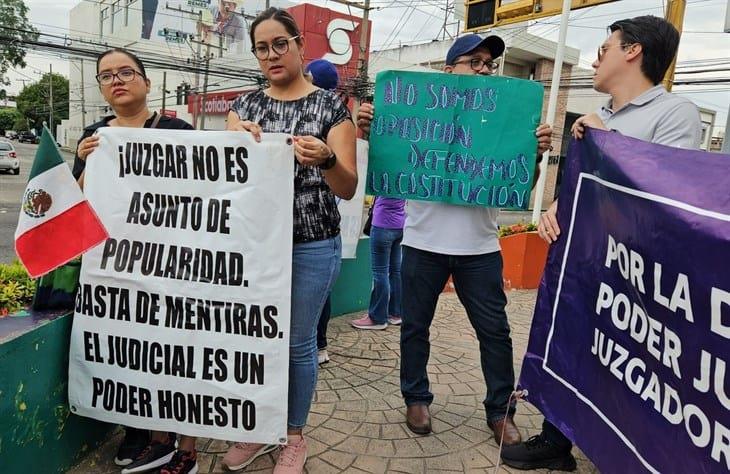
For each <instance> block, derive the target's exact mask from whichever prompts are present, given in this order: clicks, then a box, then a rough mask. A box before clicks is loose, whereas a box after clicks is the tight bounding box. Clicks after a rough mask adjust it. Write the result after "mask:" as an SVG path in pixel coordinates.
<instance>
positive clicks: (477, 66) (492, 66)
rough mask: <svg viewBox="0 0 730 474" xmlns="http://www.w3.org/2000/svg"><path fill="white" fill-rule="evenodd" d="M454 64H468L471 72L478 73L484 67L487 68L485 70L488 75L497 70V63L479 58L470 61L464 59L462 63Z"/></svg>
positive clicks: (456, 62)
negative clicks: (487, 71)
mask: <svg viewBox="0 0 730 474" xmlns="http://www.w3.org/2000/svg"><path fill="white" fill-rule="evenodd" d="M454 64H469V67H471V69H472V71H475V72H480V71H481V70H482V68H483V67H484V66H487V69H488V70H489V72H490V73H492V72H495V71H496V70H497V69H498V68H499V63H498V62H497V61H492V60H491V59H488V60H486V61H485V60H483V59H479V58H472V59H468V60H467V59H465V60H463V61H455V62H454Z"/></svg>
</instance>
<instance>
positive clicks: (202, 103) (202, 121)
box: [199, 45, 210, 130]
mask: <svg viewBox="0 0 730 474" xmlns="http://www.w3.org/2000/svg"><path fill="white" fill-rule="evenodd" d="M209 69H210V45H208V47H207V48H206V49H205V77H204V79H203V95H202V96H201V97H200V128H199V130H205V96H206V95H208V71H209Z"/></svg>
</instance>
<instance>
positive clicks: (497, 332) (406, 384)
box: [400, 247, 515, 420]
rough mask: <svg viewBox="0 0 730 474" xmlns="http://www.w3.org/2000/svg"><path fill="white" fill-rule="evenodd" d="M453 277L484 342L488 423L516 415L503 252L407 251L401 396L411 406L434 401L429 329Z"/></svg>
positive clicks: (478, 334) (479, 338) (404, 259)
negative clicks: (452, 253) (448, 252)
mask: <svg viewBox="0 0 730 474" xmlns="http://www.w3.org/2000/svg"><path fill="white" fill-rule="evenodd" d="M449 275H452V276H453V280H454V287H455V289H456V294H457V295H458V297H459V301H461V303H462V304H463V305H464V308H465V309H466V314H467V316H468V317H469V321H470V322H471V325H472V326H473V327H474V330H475V331H476V336H477V339H478V340H479V352H480V355H481V365H482V373H483V375H484V381H485V382H486V384H487V395H486V397H485V399H484V408H485V410H486V413H487V419H488V420H498V419H500V418H503V417H504V416H505V415H506V414H507V413H508V412H509V413H514V403H512V404H511V406H508V403H509V398H510V395H511V394H512V391H513V390H514V384H515V373H514V368H513V366H512V338H511V337H510V327H509V322H508V321H507V313H506V312H505V310H504V308H505V306H506V304H507V297H506V296H505V294H504V289H503V283H502V255H501V254H500V253H499V252H493V253H487V254H482V255H444V254H439V253H433V252H427V251H424V250H418V249H415V248H412V247H403V325H402V326H401V336H400V350H401V366H400V383H401V393H402V394H403V398H404V399H405V402H406V405H417V404H426V405H429V404H431V402H432V401H433V394H432V393H431V391H430V390H429V381H428V374H427V372H426V366H427V364H428V357H429V354H430V351H431V344H430V342H429V329H430V327H431V321H433V316H434V312H435V310H436V303H437V301H438V298H439V295H440V294H441V291H442V290H443V288H444V285H445V284H446V281H447V280H448V278H449Z"/></svg>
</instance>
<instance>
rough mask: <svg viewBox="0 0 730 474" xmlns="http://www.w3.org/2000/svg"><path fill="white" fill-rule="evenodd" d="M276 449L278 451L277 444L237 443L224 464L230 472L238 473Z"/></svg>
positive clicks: (225, 457) (228, 453)
mask: <svg viewBox="0 0 730 474" xmlns="http://www.w3.org/2000/svg"><path fill="white" fill-rule="evenodd" d="M274 449H276V445H275V444H258V443H236V444H234V445H233V446H231V447H230V448H228V452H227V453H226V455H225V456H224V457H223V461H222V462H223V464H224V465H225V466H226V467H227V468H228V469H229V470H231V471H237V470H239V469H243V468H244V467H246V466H248V465H249V464H251V463H252V462H254V461H255V460H256V458H257V457H259V456H261V455H263V454H266V453H268V452H270V451H273V450H274Z"/></svg>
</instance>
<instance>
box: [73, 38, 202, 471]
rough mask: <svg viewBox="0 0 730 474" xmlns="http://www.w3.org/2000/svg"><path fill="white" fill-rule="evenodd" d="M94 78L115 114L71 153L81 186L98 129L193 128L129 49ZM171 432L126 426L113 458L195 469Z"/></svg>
mask: <svg viewBox="0 0 730 474" xmlns="http://www.w3.org/2000/svg"><path fill="white" fill-rule="evenodd" d="M96 72H97V74H96V80H97V82H98V83H99V89H100V90H101V94H102V95H103V96H104V100H106V102H107V103H108V104H109V106H110V107H111V108H112V110H113V111H114V114H115V115H111V116H108V117H105V118H104V119H102V120H101V121H99V122H97V123H95V124H93V125H89V126H88V127H86V128H85V129H84V133H83V135H82V136H81V139H80V140H79V143H78V146H77V148H76V157H75V159H74V166H73V175H74V177H75V178H76V180H77V181H78V183H79V186H81V188H82V189H83V187H84V179H85V174H86V173H85V171H84V170H85V168H86V159H87V158H88V156H89V155H90V154H91V152H93V151H94V150H95V149H96V147H97V146H99V137H98V136H97V135H95V133H96V131H97V130H98V129H100V128H102V127H133V128H159V129H166V130H193V127H192V126H191V125H190V124H189V123H187V122H185V121H184V120H180V119H178V118H171V117H167V116H165V115H159V114H158V113H157V112H152V111H150V109H149V107H148V106H147V95H148V94H149V92H150V86H151V84H150V80H149V79H147V73H146V72H145V68H144V64H142V61H140V59H139V58H138V57H137V56H135V55H134V54H132V53H131V52H129V51H127V50H125V49H121V48H114V49H110V50H108V51H106V52H104V53H102V54H100V55H99V56H98V58H97V60H96ZM175 441H176V436H175V433H168V432H164V431H152V432H151V433H150V432H149V431H147V430H140V429H137V428H131V427H126V428H125V435H124V440H123V441H122V444H121V445H120V446H119V449H118V451H117V455H116V457H115V459H114V462H115V464H117V465H118V466H124V469H123V470H122V474H132V473H137V472H147V471H150V470H153V469H157V468H161V469H160V472H161V473H162V474H187V473H190V472H197V470H198V464H197V454H196V452H195V438H194V437H191V436H181V437H180V442H179V445H178V448H177V450H176V449H175Z"/></svg>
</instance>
